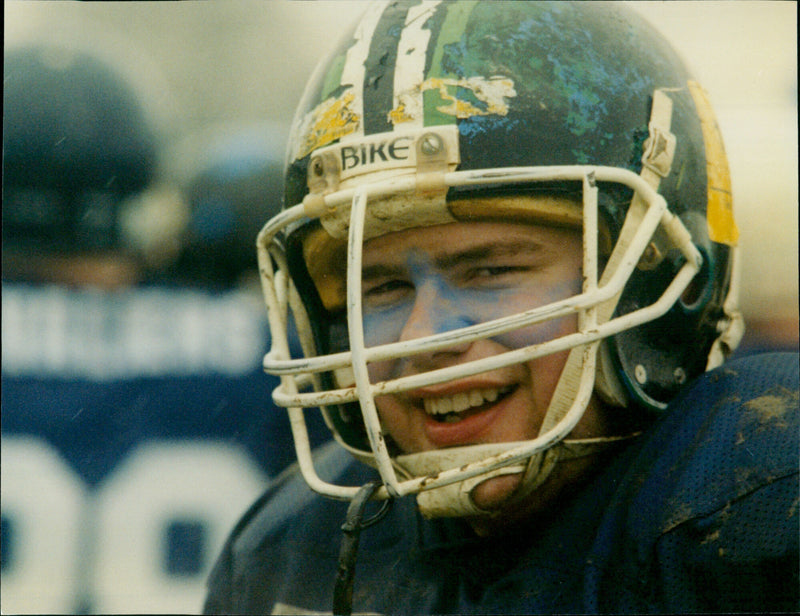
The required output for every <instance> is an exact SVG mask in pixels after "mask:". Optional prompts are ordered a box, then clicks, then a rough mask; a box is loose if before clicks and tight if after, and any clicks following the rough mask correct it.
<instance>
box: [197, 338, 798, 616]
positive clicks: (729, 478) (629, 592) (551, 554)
mask: <svg viewBox="0 0 800 616" xmlns="http://www.w3.org/2000/svg"><path fill="white" fill-rule="evenodd" d="M798 372H800V367H799V366H798V357H797V355H783V354H771V355H759V356H754V357H749V358H744V359H742V360H737V361H734V362H731V363H729V364H726V365H725V366H723V367H722V368H719V369H717V370H715V371H712V372H709V373H706V374H704V375H703V376H702V377H701V378H699V379H698V380H697V381H696V382H695V384H694V385H693V386H691V387H690V388H688V389H687V390H686V391H685V392H684V393H683V394H682V395H681V396H680V397H679V398H678V399H676V400H675V401H674V402H673V404H672V405H671V407H670V409H669V410H668V412H667V413H666V414H665V415H664V416H662V417H661V418H660V419H658V420H657V421H656V423H655V424H654V425H653V426H652V427H651V428H650V429H648V431H647V432H646V433H645V434H644V435H643V436H642V437H640V438H639V439H638V440H637V441H635V442H634V443H632V444H630V445H629V446H627V448H626V449H624V450H623V451H621V452H620V453H618V454H617V455H616V456H615V457H614V458H613V460H612V461H611V462H610V463H608V465H607V466H605V467H604V468H602V469H601V470H600V471H599V472H598V474H596V475H595V476H594V477H593V478H591V479H590V480H588V482H587V483H586V484H584V485H583V486H582V487H581V488H580V489H577V490H575V492H574V493H573V494H570V495H568V496H567V497H566V498H565V499H564V500H563V502H561V503H559V504H558V505H557V506H554V507H552V509H551V511H550V513H549V515H545V516H539V517H536V518H532V519H530V520H529V521H528V522H527V523H526V524H525V525H524V526H522V527H516V528H515V529H514V532H513V533H512V534H510V535H508V536H505V537H490V538H484V539H481V538H477V537H476V536H475V535H474V533H473V532H472V531H471V530H470V528H469V527H468V525H467V524H466V523H465V522H463V521H462V520H458V519H438V520H425V519H423V518H422V517H421V516H420V515H419V513H418V512H417V510H416V507H415V503H414V500H413V498H403V499H400V500H398V501H397V502H396V503H395V504H394V506H393V508H392V509H391V510H390V512H389V514H388V515H387V517H386V518H384V519H383V520H382V521H381V522H380V523H378V524H377V525H375V526H372V527H370V528H368V529H366V530H364V531H363V532H362V534H361V539H360V548H359V552H358V561H357V566H356V573H355V585H354V592H353V612H354V613H362V612H365V613H366V612H368V613H382V614H423V613H457V614H469V613H493V614H494V613H513V614H522V613H586V612H589V613H598V612H628V613H630V612H639V613H642V612H650V613H652V612H675V613H688V612H703V611H721V612H736V611H776V610H779V611H796V610H797V609H798V608H800V605H798V511H797V509H798ZM319 456H320V462H321V466H322V468H323V472H321V474H322V475H323V476H325V477H326V478H328V479H332V478H334V477H336V478H338V480H339V481H342V482H345V483H349V484H351V485H359V484H361V483H364V482H366V481H367V480H369V479H371V478H373V477H374V472H373V471H371V470H370V469H367V468H365V467H363V466H361V465H359V464H358V463H355V462H352V461H350V460H349V459H348V456H347V454H346V453H344V452H343V451H341V450H339V449H336V448H335V446H333V445H331V446H328V447H326V448H324V449H322V450H321V451H320V452H319ZM346 509H347V503H343V502H336V501H332V500H327V499H324V498H322V497H319V496H316V495H314V494H312V493H311V492H310V491H309V490H308V489H307V488H306V487H305V485H304V483H303V481H302V479H301V478H300V477H299V476H298V474H297V473H296V472H292V471H288V472H287V473H285V474H284V475H283V476H282V477H281V478H280V479H279V480H278V481H277V482H275V484H274V485H273V486H272V487H271V488H270V489H269V490H268V491H267V493H266V494H265V495H264V496H263V497H262V498H261V499H260V500H259V501H258V502H257V503H256V504H255V505H254V506H253V507H252V508H251V509H250V510H249V511H248V512H247V513H246V515H245V516H244V518H243V519H242V520H241V521H240V522H239V524H238V525H237V526H236V528H235V529H234V531H233V533H232V535H231V536H230V538H229V540H228V542H227V544H226V547H225V549H224V550H223V552H222V554H221V556H220V558H219V560H218V562H217V564H216V566H215V569H214V571H213V573H212V576H211V578H210V580H209V594H208V597H207V601H206V605H205V610H206V612H207V613H280V612H284V613H302V612H303V611H313V612H330V611H331V606H332V591H333V584H334V578H335V575H336V565H337V557H338V553H339V544H340V539H341V531H340V527H341V524H342V522H343V520H344V517H345V512H346Z"/></svg>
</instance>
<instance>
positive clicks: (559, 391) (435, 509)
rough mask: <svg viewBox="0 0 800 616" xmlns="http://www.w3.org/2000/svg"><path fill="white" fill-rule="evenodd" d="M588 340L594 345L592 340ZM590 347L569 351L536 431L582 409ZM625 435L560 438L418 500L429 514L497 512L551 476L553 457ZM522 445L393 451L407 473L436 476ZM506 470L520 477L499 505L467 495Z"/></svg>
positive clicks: (574, 454)
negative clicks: (483, 503)
mask: <svg viewBox="0 0 800 616" xmlns="http://www.w3.org/2000/svg"><path fill="white" fill-rule="evenodd" d="M592 345H594V346H595V347H596V346H597V343H592ZM592 345H588V346H589V347H590V346H592ZM595 351H596V348H595V349H590V348H587V346H586V345H584V346H580V347H576V348H574V349H572V350H571V351H570V353H569V357H568V358H567V362H566V364H565V366H564V369H563V370H562V373H561V377H560V378H559V381H558V385H557V387H556V391H555V393H554V394H553V397H552V399H551V401H550V406H549V408H548V410H547V413H546V415H545V419H544V422H543V423H542V426H541V428H540V430H539V434H540V435H542V434H545V433H546V432H548V431H549V430H551V429H553V428H554V427H556V426H557V425H558V423H559V422H560V421H562V420H564V418H565V416H566V415H567V414H568V413H569V411H571V410H572V409H573V408H574V407H576V406H582V407H583V408H582V409H581V414H582V413H583V412H584V411H585V409H586V407H587V406H588V404H589V400H590V399H591V389H589V391H588V393H587V392H586V390H585V389H586V388H582V387H581V384H582V381H584V379H585V378H586V375H584V374H583V372H584V371H591V373H592V382H593V378H594V367H595V361H594V359H595V358H594V353H595ZM587 355H589V356H591V359H587ZM624 438H628V437H597V438H589V439H582V440H563V441H559V442H557V443H555V444H554V445H553V446H551V447H550V448H548V449H546V450H543V451H538V452H534V453H532V454H530V456H529V457H528V458H526V459H523V460H521V461H520V462H518V463H512V464H510V465H507V466H503V467H500V468H496V469H494V470H491V471H489V472H486V473H482V474H480V475H476V476H474V477H469V478H467V479H463V480H461V481H457V482H454V483H452V484H449V485H446V486H442V487H438V488H434V489H431V490H423V491H422V492H420V493H419V494H418V495H417V504H418V506H419V509H420V512H421V513H422V514H423V515H424V516H425V517H428V518H436V517H463V516H495V515H500V514H501V513H502V510H503V508H504V507H505V506H506V505H509V504H513V503H516V502H520V501H522V500H524V499H526V498H527V497H528V496H530V494H531V493H533V492H534V491H535V490H536V489H537V488H539V487H540V486H541V485H542V484H543V483H544V482H545V481H546V480H547V479H548V478H549V477H550V475H551V474H552V472H553V470H554V469H555V467H556V464H557V463H558V462H560V461H562V460H569V459H574V458H580V457H584V456H588V455H592V454H595V453H598V452H600V451H602V450H604V449H606V448H608V447H609V446H611V445H613V444H616V443H617V442H618V441H620V440H621V439H624ZM521 445H524V442H511V443H487V444H482V445H470V446H464V447H453V448H448V449H438V450H434V451H425V452H420V453H414V454H406V455H401V456H398V457H396V458H395V465H396V467H397V468H398V470H399V471H400V473H402V474H404V475H407V476H426V475H427V476H435V475H436V474H438V473H440V472H442V471H443V470H447V469H451V468H458V467H462V466H464V465H467V464H471V463H474V462H479V461H481V460H485V459H486V458H488V457H491V456H495V455H499V454H502V453H504V452H506V451H510V450H512V449H515V448H517V447H519V446H521ZM505 475H522V478H521V481H520V485H519V486H518V487H517V489H516V490H514V493H513V494H512V495H511V496H510V497H509V499H507V500H506V501H505V502H504V503H503V507H501V508H499V509H492V510H489V509H484V508H481V507H479V506H478V505H477V504H476V503H475V501H474V499H473V496H472V493H473V491H474V489H475V488H476V487H477V486H478V485H480V484H481V483H483V482H485V481H487V480H489V479H493V478H495V477H502V476H505Z"/></svg>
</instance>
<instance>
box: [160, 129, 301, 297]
mask: <svg viewBox="0 0 800 616" xmlns="http://www.w3.org/2000/svg"><path fill="white" fill-rule="evenodd" d="M284 146H285V137H284V135H283V134H282V133H281V132H280V131H278V130H277V129H276V128H275V127H273V126H271V125H255V126H245V127H237V128H236V129H230V128H227V129H225V130H223V131H216V132H215V133H214V135H213V136H212V137H209V138H205V139H203V140H202V143H201V144H200V146H195V147H200V148H201V149H202V150H203V154H202V156H201V157H200V158H201V159H202V162H200V163H198V164H197V165H196V167H197V168H196V170H195V171H194V172H193V173H192V174H191V176H190V179H189V180H188V182H186V187H185V189H184V192H185V199H186V200H187V202H188V206H189V220H188V224H187V227H186V230H185V234H184V238H183V243H182V244H183V245H182V247H181V253H180V256H179V258H178V259H177V261H176V262H175V263H174V265H173V267H172V268H171V269H170V272H169V277H170V278H172V279H173V280H175V281H178V282H182V283H185V284H195V285H200V286H206V287H212V288H213V287H217V288H226V287H230V286H233V285H235V284H236V283H237V282H239V281H240V280H241V279H242V277H245V276H247V275H248V274H252V276H253V277H255V276H256V274H257V262H256V261H257V259H256V251H255V240H256V236H257V235H258V232H259V230H260V229H261V226H262V225H263V224H264V221H265V220H267V219H268V218H270V217H272V216H274V215H275V214H276V213H277V212H279V211H280V208H281V194H282V190H283V150H284Z"/></svg>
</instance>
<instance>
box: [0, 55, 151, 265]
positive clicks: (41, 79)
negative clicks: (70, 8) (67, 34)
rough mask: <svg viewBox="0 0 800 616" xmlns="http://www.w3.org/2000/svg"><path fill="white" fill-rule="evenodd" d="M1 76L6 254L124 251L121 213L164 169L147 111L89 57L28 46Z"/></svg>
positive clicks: (114, 74)
mask: <svg viewBox="0 0 800 616" xmlns="http://www.w3.org/2000/svg"><path fill="white" fill-rule="evenodd" d="M3 69H4V88H3V127H4V130H3V244H4V248H10V247H15V248H17V249H19V250H23V251H30V250H34V251H43V252H48V253H61V254H69V253H75V252H96V251H107V250H117V249H119V248H120V247H122V246H124V245H125V240H126V238H125V234H124V230H123V228H122V227H123V225H122V223H121V220H120V219H121V214H122V204H123V203H124V202H125V200H126V199H128V198H131V197H132V196H134V195H137V194H140V193H141V192H142V191H144V190H145V189H146V188H148V187H149V186H150V185H151V184H152V182H153V179H154V178H155V175H156V167H157V164H158V160H157V158H158V153H157V149H158V145H157V139H156V135H155V133H154V131H153V129H152V127H151V126H150V122H149V118H148V117H147V115H146V110H145V108H144V107H143V104H142V101H140V99H139V97H138V96H137V95H136V93H135V92H134V90H133V88H132V87H131V86H130V85H129V84H128V83H127V82H126V80H125V79H124V78H123V76H122V75H120V74H119V72H118V71H117V70H116V69H115V68H114V67H111V66H109V65H108V64H106V62H105V61H103V60H100V59H98V58H97V57H95V56H93V55H91V54H88V53H86V52H81V51H71V50H68V49H64V48H61V47H51V46H49V45H30V46H21V47H18V48H14V49H11V50H9V51H8V53H7V54H6V55H5V57H4V59H3Z"/></svg>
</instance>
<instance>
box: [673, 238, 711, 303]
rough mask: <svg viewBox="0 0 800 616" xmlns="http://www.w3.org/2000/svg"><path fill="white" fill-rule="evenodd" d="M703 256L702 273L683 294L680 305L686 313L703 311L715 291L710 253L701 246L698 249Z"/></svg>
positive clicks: (698, 274) (700, 272) (698, 273)
mask: <svg viewBox="0 0 800 616" xmlns="http://www.w3.org/2000/svg"><path fill="white" fill-rule="evenodd" d="M697 248H698V250H699V251H700V253H701V254H702V255H703V263H702V264H701V266H700V271H699V272H697V274H696V275H695V277H694V278H692V280H691V282H689V286H687V287H686V289H685V290H684V291H683V293H682V294H681V297H680V300H679V303H680V307H681V308H682V309H683V310H684V311H685V312H696V311H698V310H701V309H702V308H703V307H704V306H705V305H706V303H707V302H708V300H709V298H710V297H711V294H712V291H713V284H712V283H713V281H714V280H713V276H712V275H711V270H712V268H711V264H710V262H709V256H708V253H707V252H706V251H705V250H704V249H703V248H702V247H700V246H698V247H697Z"/></svg>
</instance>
